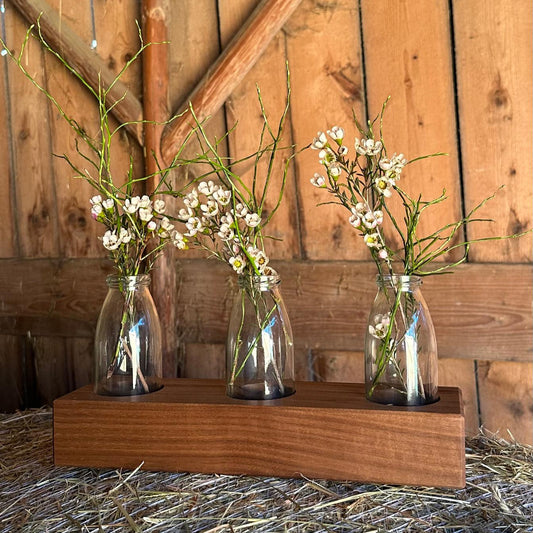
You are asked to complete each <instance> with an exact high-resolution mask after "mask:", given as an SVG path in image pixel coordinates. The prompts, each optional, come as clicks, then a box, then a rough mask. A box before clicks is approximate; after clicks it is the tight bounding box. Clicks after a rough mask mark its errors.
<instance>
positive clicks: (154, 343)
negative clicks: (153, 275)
mask: <svg viewBox="0 0 533 533" xmlns="http://www.w3.org/2000/svg"><path fill="white" fill-rule="evenodd" d="M106 282H107V285H108V292H107V296H106V299H105V301H104V304H103V306H102V310H101V311H100V316H99V317H98V322H97V325H96V335H95V343H94V350H95V385H94V391H95V392H96V393H97V394H103V395H111V396H133V395H138V394H146V393H149V392H153V391H155V390H158V389H160V388H161V387H162V385H161V376H162V355H161V326H160V323H159V317H158V315H157V310H156V308H155V305H154V301H153V300H152V296H151V294H150V290H149V285H150V276H149V275H147V274H144V275H139V276H117V275H112V276H108V277H107V279H106Z"/></svg>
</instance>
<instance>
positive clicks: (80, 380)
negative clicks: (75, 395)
mask: <svg viewBox="0 0 533 533" xmlns="http://www.w3.org/2000/svg"><path fill="white" fill-rule="evenodd" d="M93 348H94V342H93V338H92V337H91V338H78V337H67V338H66V339H65V350H66V355H67V370H68V389H69V390H74V389H78V388H79V387H83V386H85V385H88V384H90V383H93V381H94V351H93Z"/></svg>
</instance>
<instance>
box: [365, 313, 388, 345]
mask: <svg viewBox="0 0 533 533" xmlns="http://www.w3.org/2000/svg"><path fill="white" fill-rule="evenodd" d="M389 326H390V313H387V314H385V315H380V314H377V315H376V316H375V317H374V325H372V324H369V326H368V332H369V333H370V335H372V336H374V337H376V339H383V338H384V337H385V336H386V335H387V330H388V328H389Z"/></svg>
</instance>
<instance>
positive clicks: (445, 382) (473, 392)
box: [439, 359, 480, 436]
mask: <svg viewBox="0 0 533 533" xmlns="http://www.w3.org/2000/svg"><path fill="white" fill-rule="evenodd" d="M439 386H441V387H459V388H460V389H461V394H462V397H463V404H464V409H465V432H466V434H467V435H471V436H474V435H477V434H478V433H479V425H480V424H479V413H478V397H477V387H476V363H475V361H467V360H465V359H439Z"/></svg>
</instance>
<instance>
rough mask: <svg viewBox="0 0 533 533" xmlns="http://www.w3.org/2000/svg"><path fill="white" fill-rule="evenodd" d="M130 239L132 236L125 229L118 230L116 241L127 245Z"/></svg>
mask: <svg viewBox="0 0 533 533" xmlns="http://www.w3.org/2000/svg"><path fill="white" fill-rule="evenodd" d="M132 237H133V235H132V234H131V233H130V232H129V231H128V230H127V229H126V228H120V231H119V234H118V240H119V241H120V242H121V244H128V243H129V242H130V241H131V239H132Z"/></svg>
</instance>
